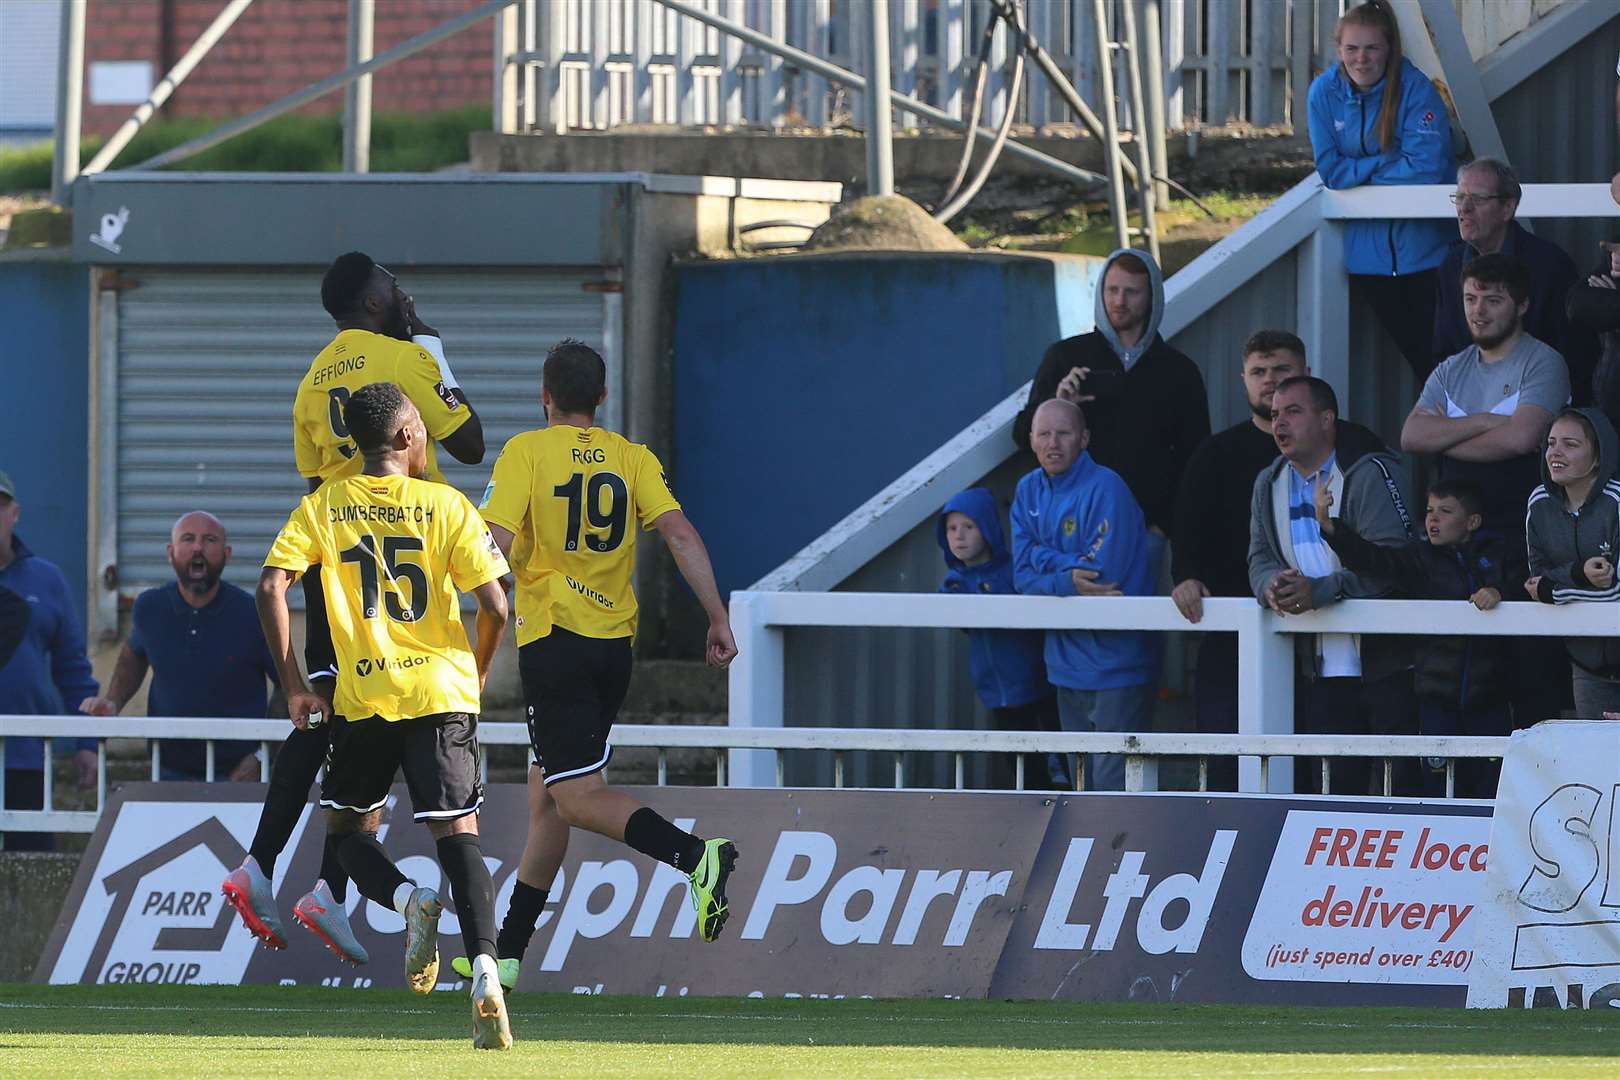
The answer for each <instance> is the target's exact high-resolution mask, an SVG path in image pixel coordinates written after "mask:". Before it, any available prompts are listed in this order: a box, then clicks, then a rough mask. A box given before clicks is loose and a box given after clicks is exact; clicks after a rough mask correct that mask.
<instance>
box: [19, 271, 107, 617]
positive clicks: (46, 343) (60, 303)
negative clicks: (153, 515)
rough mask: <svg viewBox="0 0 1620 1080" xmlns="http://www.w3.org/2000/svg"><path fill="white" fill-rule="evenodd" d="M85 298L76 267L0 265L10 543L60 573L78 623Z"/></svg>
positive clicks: (83, 549)
mask: <svg viewBox="0 0 1620 1080" xmlns="http://www.w3.org/2000/svg"><path fill="white" fill-rule="evenodd" d="M89 294H90V273H89V271H88V270H87V269H86V268H85V267H83V266H74V265H73V264H71V263H67V262H58V261H50V260H28V261H20V262H19V261H11V260H6V261H0V327H4V331H3V333H0V372H3V373H4V378H5V384H4V385H5V399H6V402H5V418H4V420H0V470H3V471H5V472H8V473H10V474H11V479H12V481H13V482H14V483H15V484H16V485H17V500H18V502H20V503H21V504H22V519H21V520H20V521H19V522H18V523H17V535H19V536H21V537H22V538H23V540H24V542H25V543H27V544H28V546H29V547H31V548H33V549H34V551H35V553H37V554H39V555H41V556H43V557H45V558H47V559H49V560H51V561H52V562H54V563H55V564H56V565H57V566H60V567H61V568H62V573H63V574H65V575H66V576H67V580H68V585H69V586H71V587H72V589H73V595H74V597H75V598H76V600H77V601H78V604H79V612H80V614H81V616H82V615H83V613H84V612H85V610H86V608H85V560H86V558H87V557H88V551H89V546H90V537H89V524H88V516H89V511H88V505H87V504H88V501H89V490H90V471H89V470H90V454H89V411H90V404H89V371H90V326H89V322H90V298H89Z"/></svg>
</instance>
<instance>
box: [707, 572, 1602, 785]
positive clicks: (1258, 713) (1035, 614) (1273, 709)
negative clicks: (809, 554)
mask: <svg viewBox="0 0 1620 1080" xmlns="http://www.w3.org/2000/svg"><path fill="white" fill-rule="evenodd" d="M731 626H732V631H733V633H734V634H735V635H736V638H737V646H738V650H739V652H738V656H737V659H736V660H734V661H732V665H731V683H730V691H731V699H730V702H731V703H730V720H731V724H732V725H734V726H737V727H751V728H756V729H758V728H778V727H780V726H781V725H782V723H783V715H784V709H785V704H786V702H785V700H784V698H785V693H784V690H785V681H786V674H787V671H786V665H787V644H786V640H785V635H784V631H785V630H786V629H788V628H790V627H823V628H827V627H853V626H860V627H888V628H926V627H942V628H951V629H962V630H969V629H1025V630H1154V631H1189V630H1201V631H1210V632H1217V633H1235V634H1236V635H1237V639H1238V731H1239V736H1240V737H1241V739H1244V740H1246V739H1250V738H1274V737H1278V736H1290V737H1293V738H1299V737H1298V736H1293V734H1292V733H1293V731H1294V647H1293V640H1292V637H1293V635H1295V634H1322V633H1343V634H1395V635H1425V636H1432V635H1449V634H1456V635H1463V636H1471V635H1472V636H1493V637H1494V636H1514V637H1518V636H1546V637H1613V636H1620V604H1567V605H1560V606H1557V607H1554V606H1551V605H1546V604H1538V603H1532V602H1528V601H1526V602H1524V603H1519V602H1512V601H1510V602H1507V603H1504V604H1502V605H1500V606H1499V607H1497V608H1496V609H1494V610H1492V611H1479V610H1478V609H1476V608H1475V607H1474V606H1473V605H1472V604H1470V603H1468V602H1467V601H1463V600H1457V601H1442V600H1347V601H1344V602H1342V603H1339V604H1335V605H1333V606H1332V607H1329V608H1325V609H1323V610H1321V611H1314V612H1309V613H1306V614H1304V615H1293V616H1288V617H1286V618H1285V617H1283V616H1280V615H1277V614H1275V613H1274V612H1271V611H1269V610H1266V609H1265V608H1262V607H1261V606H1260V605H1259V604H1258V603H1256V602H1255V601H1253V600H1248V599H1238V598H1211V599H1208V600H1205V601H1204V617H1203V620H1202V621H1201V622H1199V623H1198V624H1197V625H1194V624H1192V623H1189V622H1187V620H1186V619H1184V618H1183V617H1182V616H1181V613H1180V612H1179V611H1178V610H1177V609H1176V606H1175V604H1174V603H1173V602H1172V601H1171V600H1169V599H1168V598H1166V597H1048V596H954V595H941V594H912V593H856V592H737V593H733V594H732V596H731ZM1547 719H1551V718H1550V717H1549V718H1547ZM907 734H908V735H909V736H913V737H914V736H919V735H923V734H926V733H923V732H908V733H907ZM1186 737H1187V736H1182V738H1186ZM1214 738H1215V739H1217V740H1218V739H1220V738H1223V736H1215V737H1214ZM1412 738H1413V737H1412V736H1396V737H1389V738H1382V739H1378V740H1376V745H1377V747H1378V748H1379V749H1378V754H1377V755H1376V756H1401V757H1406V756H1418V753H1419V752H1418V751H1417V750H1415V749H1411V748H1412V747H1415V746H1417V745H1418V744H1416V743H1413V742H1411V741H1410V740H1411V739H1412ZM1166 752H1169V751H1166ZM1300 752H1301V753H1305V751H1300ZM1234 753H1237V754H1240V755H1241V754H1244V753H1245V751H1241V750H1240V751H1234ZM731 756H732V761H731V769H732V773H733V775H734V776H735V777H737V779H738V782H740V783H742V784H745V785H748V786H768V785H769V783H770V779H771V777H772V775H773V767H772V763H771V761H770V758H769V755H766V754H761V753H758V752H756V751H751V750H747V749H737V750H734V751H733V752H732V755H731ZM1239 787H1240V789H1241V790H1244V791H1292V790H1293V773H1292V768H1291V765H1286V766H1284V767H1282V768H1277V769H1268V768H1265V767H1264V766H1263V765H1262V763H1261V762H1259V761H1256V760H1245V759H1240V761H1239Z"/></svg>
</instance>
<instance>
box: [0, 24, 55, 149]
mask: <svg viewBox="0 0 1620 1080" xmlns="http://www.w3.org/2000/svg"><path fill="white" fill-rule="evenodd" d="M61 18H62V5H61V4H60V3H58V2H57V0H0V141H11V140H15V141H17V142H33V141H37V140H39V139H48V138H50V134H51V128H52V127H54V126H55V124H56V60H57V56H56V53H57V38H58V35H59V34H60V28H59V27H60V22H61ZM8 135H9V136H10V139H8V138H7V136H8Z"/></svg>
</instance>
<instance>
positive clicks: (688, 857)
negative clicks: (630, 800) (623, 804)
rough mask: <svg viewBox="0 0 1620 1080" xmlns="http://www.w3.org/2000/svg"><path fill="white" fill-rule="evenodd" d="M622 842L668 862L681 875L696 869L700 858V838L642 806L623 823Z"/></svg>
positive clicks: (701, 851) (701, 850)
mask: <svg viewBox="0 0 1620 1080" xmlns="http://www.w3.org/2000/svg"><path fill="white" fill-rule="evenodd" d="M624 842H625V843H626V844H629V845H630V846H631V847H633V848H635V849H636V850H637V851H639V852H641V853H642V854H643V855H649V856H651V857H652V858H654V859H657V860H658V861H659V862H661V863H669V865H671V866H673V867H674V868H675V869H677V870H679V871H681V872H682V873H683V874H690V873H691V872H692V871H693V870H695V869H697V864H698V862H699V861H700V860H702V858H703V841H702V840H699V839H698V838H697V837H695V836H693V835H692V834H691V833H689V832H682V831H681V830H680V829H677V828H676V827H675V826H673V825H671V824H670V823H669V822H668V821H665V820H664V819H663V818H661V817H659V816H658V814H657V813H655V812H654V811H653V810H651V809H649V808H647V807H645V806H643V807H642V808H641V809H640V810H637V811H636V812H635V813H633V814H631V815H630V820H629V821H627V822H625V823H624Z"/></svg>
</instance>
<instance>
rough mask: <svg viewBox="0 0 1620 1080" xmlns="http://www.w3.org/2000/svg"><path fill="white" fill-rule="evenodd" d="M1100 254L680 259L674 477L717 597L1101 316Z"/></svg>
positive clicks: (779, 556) (747, 580)
mask: <svg viewBox="0 0 1620 1080" xmlns="http://www.w3.org/2000/svg"><path fill="white" fill-rule="evenodd" d="M1100 266H1101V260H1097V259H1089V258H1081V257H1072V256H1070V257H1062V256H1060V257H1039V256H1009V255H986V254H977V253H964V254H960V255H957V254H945V255H939V254H930V255H921V254H908V253H886V252H885V253H863V254H852V255H803V256H785V257H781V258H774V259H769V260H757V261H749V260H745V261H738V262H727V263H711V264H689V265H685V266H681V267H678V268H677V270H676V279H677V288H678V290H679V293H678V297H677V299H676V306H675V333H674V340H675V356H674V383H675V396H674V401H675V413H674V415H675V431H674V462H673V466H674V469H673V474H672V475H673V476H674V480H675V491H676V494H677V495H678V496H679V497H680V499H681V501H682V503H683V504H684V505H685V508H686V511H687V513H688V514H689V515H690V516H691V517H692V520H693V521H694V522H696V523H697V525H698V528H699V529H701V530H703V531H704V539H705V541H706V542H707V544H708V546H709V550H710V553H711V555H712V556H713V558H714V563H715V567H716V571H717V573H718V575H719V579H720V585H721V591H722V593H725V592H729V591H731V590H733V589H739V588H745V587H747V586H748V585H749V584H751V583H752V582H754V581H755V580H757V579H758V578H759V577H761V576H763V575H764V574H765V573H767V572H768V571H770V570H771V569H773V568H774V567H775V566H777V565H778V564H779V563H780V562H782V561H783V560H784V559H785V558H787V557H788V556H789V555H791V554H793V553H794V552H795V551H797V550H798V549H799V548H800V547H802V546H803V545H804V544H805V543H807V542H808V541H810V540H811V539H812V538H814V537H815V536H816V535H818V534H819V533H821V532H822V531H823V530H824V529H826V528H827V527H829V526H831V525H832V524H833V523H834V522H836V521H837V520H839V519H840V518H841V517H842V516H843V515H844V514H846V513H848V512H849V511H850V510H852V509H853V508H854V507H856V506H858V505H860V504H861V503H862V502H864V501H865V500H866V499H867V498H868V497H870V496H871V495H873V494H874V493H876V492H877V491H878V490H879V489H881V488H882V487H884V486H885V485H886V484H888V483H889V482H890V481H891V480H893V479H894V478H895V477H897V476H899V475H900V474H901V473H902V472H904V471H905V470H906V469H908V468H910V467H911V466H912V465H915V464H916V463H917V461H918V459H919V458H921V457H922V456H923V455H924V454H926V453H928V452H930V451H932V450H933V449H935V448H936V447H938V446H939V445H940V444H942V443H944V442H945V441H946V440H947V439H949V438H950V437H951V436H952V435H954V434H956V433H957V432H958V431H960V430H961V429H962V428H963V427H965V426H966V425H967V424H968V423H970V422H971V421H973V420H974V419H976V418H977V417H978V416H979V415H981V414H982V413H983V412H984V410H985V409H986V408H988V407H989V406H990V405H991V404H992V403H994V402H996V401H998V400H1000V399H1001V398H1003V397H1005V396H1006V395H1007V394H1008V393H1009V392H1010V391H1011V390H1013V389H1014V388H1015V387H1017V386H1019V385H1020V384H1021V383H1023V382H1024V381H1025V380H1026V379H1028V378H1029V373H1030V372H1031V371H1032V370H1033V369H1034V367H1035V365H1036V363H1037V362H1038V361H1039V360H1040V357H1041V354H1042V352H1043V350H1045V348H1046V346H1047V345H1049V344H1050V343H1051V342H1052V341H1054V340H1056V339H1058V338H1060V337H1065V336H1068V335H1072V334H1076V333H1081V332H1083V331H1084V330H1087V329H1089V328H1090V325H1091V310H1092V291H1093V287H1094V284H1095V279H1096V274H1097V272H1098V269H1099V268H1100ZM950 494H951V493H950V492H941V493H940V501H941V502H943V501H944V500H945V498H947V497H948V496H949V495H950ZM935 584H937V581H936V582H935Z"/></svg>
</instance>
